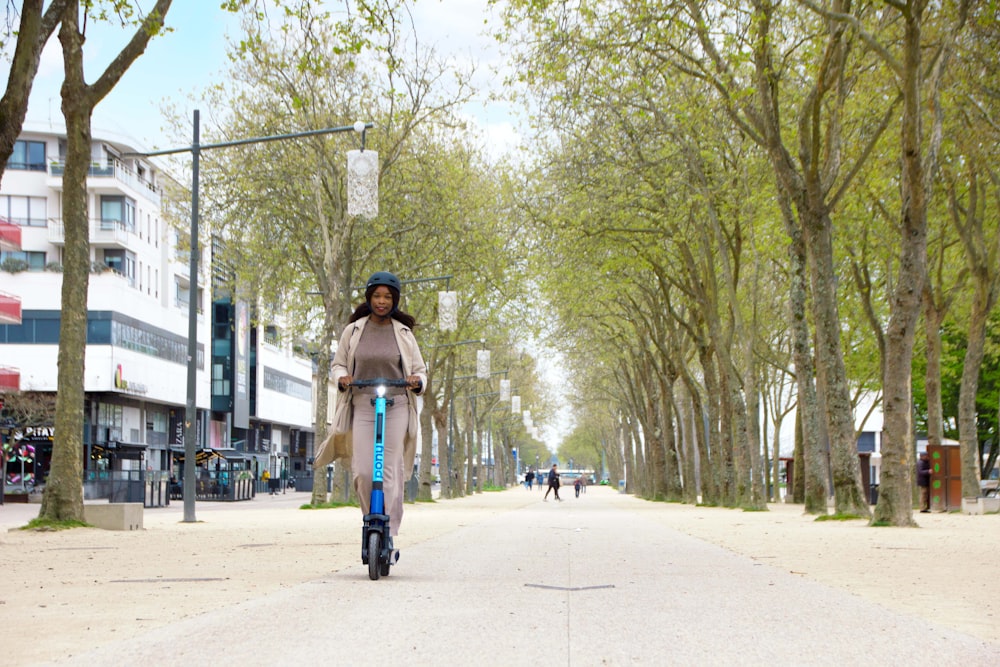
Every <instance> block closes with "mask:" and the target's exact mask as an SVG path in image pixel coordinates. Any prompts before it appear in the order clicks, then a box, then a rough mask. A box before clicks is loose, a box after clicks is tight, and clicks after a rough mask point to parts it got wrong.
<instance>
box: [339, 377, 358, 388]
mask: <svg viewBox="0 0 1000 667" xmlns="http://www.w3.org/2000/svg"><path fill="white" fill-rule="evenodd" d="M353 381H354V377H353V376H351V375H342V376H340V378H339V379H338V380H337V386H338V387H339V388H340V391H347V388H348V387H350V386H351V382H353Z"/></svg>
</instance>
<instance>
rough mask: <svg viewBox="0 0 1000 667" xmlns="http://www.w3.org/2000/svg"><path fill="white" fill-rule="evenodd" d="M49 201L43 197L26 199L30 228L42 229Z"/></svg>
mask: <svg viewBox="0 0 1000 667" xmlns="http://www.w3.org/2000/svg"><path fill="white" fill-rule="evenodd" d="M48 204H49V200H48V199H47V198H45V197H28V224H29V225H31V226H32V227H44V226H45V221H46V220H47V219H48V217H49V216H48V212H47V209H48Z"/></svg>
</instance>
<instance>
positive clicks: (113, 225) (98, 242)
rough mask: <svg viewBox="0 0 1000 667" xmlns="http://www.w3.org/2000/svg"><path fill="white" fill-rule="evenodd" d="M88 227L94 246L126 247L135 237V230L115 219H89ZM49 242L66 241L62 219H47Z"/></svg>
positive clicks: (59, 243)
mask: <svg viewBox="0 0 1000 667" xmlns="http://www.w3.org/2000/svg"><path fill="white" fill-rule="evenodd" d="M89 227H90V234H89V236H90V243H91V245H95V246H116V247H119V248H128V247H129V246H130V242H131V241H132V240H133V238H134V237H136V234H135V231H133V230H130V229H128V228H127V227H126V226H125V224H124V223H122V222H119V221H117V220H91V221H90V223H89ZM49 243H53V244H55V245H63V244H65V243H66V228H65V226H64V225H63V221H62V220H55V219H53V220H49Z"/></svg>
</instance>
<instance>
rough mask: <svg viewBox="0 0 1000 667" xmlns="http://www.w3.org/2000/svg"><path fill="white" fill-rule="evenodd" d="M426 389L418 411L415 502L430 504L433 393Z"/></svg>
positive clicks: (431, 497) (432, 470)
mask: <svg viewBox="0 0 1000 667" xmlns="http://www.w3.org/2000/svg"><path fill="white" fill-rule="evenodd" d="M427 383H428V389H427V391H426V392H424V407H423V409H422V410H421V411H420V472H419V475H420V486H419V488H418V490H417V500H419V501H423V502H430V501H431V500H433V499H434V495H433V486H434V476H433V472H434V469H433V465H434V424H433V420H432V419H431V415H432V414H433V413H434V411H435V405H434V403H435V398H434V393H433V392H432V391H431V390H430V378H428V380H427Z"/></svg>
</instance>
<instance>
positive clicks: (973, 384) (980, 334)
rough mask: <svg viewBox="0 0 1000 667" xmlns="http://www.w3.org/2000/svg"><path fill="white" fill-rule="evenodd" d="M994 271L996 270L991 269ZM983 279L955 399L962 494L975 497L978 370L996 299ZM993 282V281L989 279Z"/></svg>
mask: <svg viewBox="0 0 1000 667" xmlns="http://www.w3.org/2000/svg"><path fill="white" fill-rule="evenodd" d="M994 270H995V269H994ZM985 282H986V281H983V280H976V281H975V285H976V288H975V293H974V295H973V299H972V312H971V313H970V315H969V336H968V345H967V347H966V348H965V363H964V365H963V366H962V388H961V393H960V394H959V398H958V439H959V442H960V443H961V444H960V447H961V458H962V463H961V466H962V497H964V498H974V497H976V496H978V495H979V494H980V493H981V490H980V488H979V482H980V480H981V478H982V471H981V465H982V463H981V457H982V453H981V452H980V445H979V426H978V423H977V422H978V420H977V417H978V414H977V410H976V394H977V393H978V392H979V372H980V370H981V369H982V365H983V353H984V346H985V342H986V321H987V319H988V318H989V313H990V310H991V309H992V306H993V304H994V303H995V302H996V291H997V290H996V287H995V286H994V287H993V289H990V285H988V284H985ZM992 282H993V283H994V285H995V283H996V281H995V280H994V281H992Z"/></svg>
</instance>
